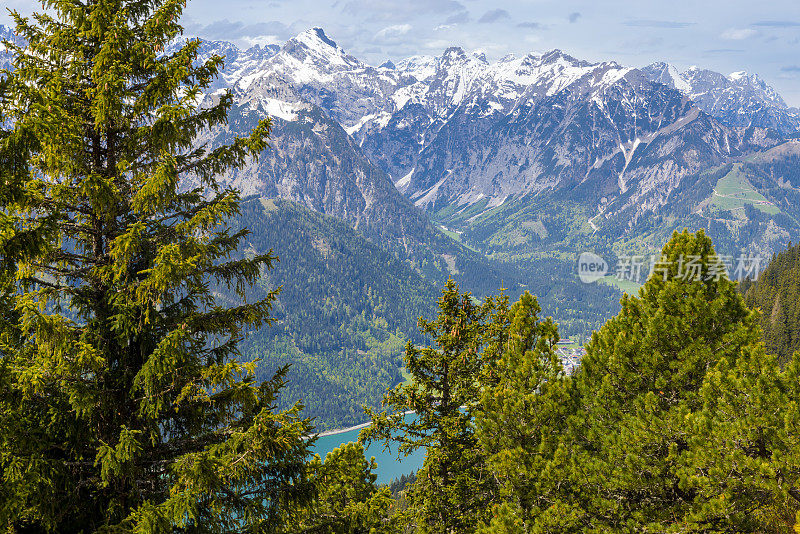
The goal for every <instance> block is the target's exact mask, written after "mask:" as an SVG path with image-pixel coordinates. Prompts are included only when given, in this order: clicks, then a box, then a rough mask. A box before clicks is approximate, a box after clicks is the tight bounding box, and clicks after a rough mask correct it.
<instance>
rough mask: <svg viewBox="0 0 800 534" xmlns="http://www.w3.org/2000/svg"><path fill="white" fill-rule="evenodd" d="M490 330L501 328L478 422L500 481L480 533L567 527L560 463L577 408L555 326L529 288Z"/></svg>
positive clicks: (481, 440) (568, 513) (489, 459)
mask: <svg viewBox="0 0 800 534" xmlns="http://www.w3.org/2000/svg"><path fill="white" fill-rule="evenodd" d="M501 312H502V313H498V314H495V316H494V318H493V321H492V323H491V324H490V325H489V328H488V329H487V331H496V332H498V333H500V332H502V333H503V335H502V336H501V337H500V338H499V339H498V341H499V343H495V344H494V345H493V346H492V345H490V347H487V349H488V348H494V349H495V350H497V351H498V352H497V355H496V356H495V357H494V358H493V361H494V362H495V365H494V366H492V367H493V368H492V369H491V373H490V374H489V376H487V377H486V378H485V379H484V380H483V383H484V390H483V393H482V397H481V403H480V407H479V408H478V410H476V426H477V433H478V436H479V439H480V445H481V449H482V450H483V452H484V454H486V455H487V458H488V464H489V469H490V472H491V474H492V476H493V477H494V479H495V480H497V482H498V486H499V487H498V492H497V499H496V502H495V503H494V504H495V506H496V508H495V509H494V510H493V514H492V515H493V517H491V518H490V519H489V518H487V525H485V526H484V527H483V528H482V529H481V531H482V532H518V531H524V528H525V525H528V526H532V525H534V524H536V525H537V526H538V527H539V528H541V527H543V525H545V524H547V523H548V522H551V521H552V522H555V523H556V524H558V525H560V526H563V525H564V524H565V523H566V522H567V519H568V517H569V515H570V509H569V505H568V504H567V503H565V502H563V501H564V500H563V497H562V496H561V495H560V493H559V491H558V488H559V487H560V485H561V482H562V481H563V473H562V468H563V466H560V468H559V467H556V466H557V464H558V461H557V460H558V459H557V458H556V452H557V451H559V445H560V444H561V438H562V435H563V431H564V429H565V427H566V418H567V416H568V415H569V414H570V409H571V408H573V403H571V400H570V395H569V391H568V387H567V385H568V381H567V377H566V376H565V374H564V369H563V366H562V365H561V360H560V358H559V356H558V354H557V352H556V344H557V343H558V339H559V338H558V330H557V327H556V325H555V324H554V323H553V320H552V319H551V318H547V319H545V320H541V319H540V318H539V314H540V313H541V308H540V307H539V304H538V302H537V301H536V298H535V297H533V296H532V295H530V294H529V293H527V292H526V293H524V294H523V295H522V297H521V298H520V300H519V301H518V302H516V303H515V304H514V305H512V306H511V307H510V308H505V307H503V308H501Z"/></svg>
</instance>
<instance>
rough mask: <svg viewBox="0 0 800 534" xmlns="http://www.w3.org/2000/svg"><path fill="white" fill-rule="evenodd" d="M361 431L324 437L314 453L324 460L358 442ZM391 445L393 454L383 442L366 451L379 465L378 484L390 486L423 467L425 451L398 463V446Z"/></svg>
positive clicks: (416, 452) (356, 430)
mask: <svg viewBox="0 0 800 534" xmlns="http://www.w3.org/2000/svg"><path fill="white" fill-rule="evenodd" d="M360 431H361V429H360V428H355V429H353V430H348V431H347V432H342V433H341V434H332V435H329V436H322V437H320V438H318V439H317V442H316V443H315V444H314V447H313V452H314V453H315V454H319V455H320V458H322V459H323V460H324V459H325V455H326V454H328V453H329V452H331V451H332V450H333V449H335V448H336V447H339V446H340V445H342V444H344V443H349V442H351V441H358V433H359V432H360ZM390 444H391V452H389V451H384V450H383V442H382V441H381V442H374V443H371V444H370V446H369V447H367V450H366V451H364V452H365V455H366V457H367V459H369V458H370V457H371V456H374V457H375V462H376V463H377V464H378V469H377V470H376V471H375V472H376V473H377V475H378V484H388V483H389V482H391V481H392V479H395V478H399V477H400V476H402V475H408V474H409V473H412V472H414V471H417V470H418V469H419V468H420V467H422V461H423V460H424V459H425V449H419V450H417V451H415V452H414V453H413V454H411V455H410V456H407V457H405V458H402V459H401V460H400V461H398V460H397V444H396V443H394V442H391V443H390Z"/></svg>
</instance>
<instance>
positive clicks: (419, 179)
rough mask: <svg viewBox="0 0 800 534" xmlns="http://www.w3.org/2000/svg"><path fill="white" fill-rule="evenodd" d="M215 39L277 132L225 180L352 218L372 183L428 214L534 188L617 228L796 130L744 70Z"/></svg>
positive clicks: (317, 34)
mask: <svg viewBox="0 0 800 534" xmlns="http://www.w3.org/2000/svg"><path fill="white" fill-rule="evenodd" d="M228 46H229V45H225V47H224V48H221V49H220V52H219V53H224V54H226V55H227V56H232V55H235V59H234V60H233V61H232V62H231V65H233V67H226V70H225V72H224V74H223V78H224V80H225V83H227V84H228V86H229V87H230V88H231V89H232V91H233V92H234V94H235V97H236V100H237V102H238V103H239V105H240V106H242V108H243V109H244V108H246V109H247V110H248V113H253V114H254V116H270V117H272V118H273V120H274V128H275V134H276V136H279V137H276V143H274V146H275V149H274V152H272V153H271V155H269V156H268V157H266V158H263V159H262V161H261V163H259V165H258V167H257V168H255V167H254V168H251V169H249V170H247V171H245V172H243V173H240V174H239V175H237V176H236V177H231V178H232V179H233V180H236V183H237V184H238V185H240V186H241V187H242V188H243V189H244V190H245V191H247V192H253V193H257V192H263V193H269V194H277V195H280V196H285V197H287V198H291V199H293V200H297V201H301V202H304V203H305V204H306V205H308V206H309V207H312V208H314V209H319V210H323V211H325V212H326V213H330V214H333V215H337V216H340V217H345V218H347V219H349V220H352V221H354V222H356V223H358V224H361V222H359V221H362V222H363V221H368V220H381V221H382V222H381V223H380V225H381V228H382V229H385V220H384V219H382V218H380V217H379V218H378V219H375V218H374V217H371V216H369V215H368V213H369V209H373V208H372V207H373V206H374V205H375V198H376V197H375V196H374V195H373V194H372V193H370V191H373V192H374V191H378V190H381V191H384V190H385V186H386V183H393V184H394V186H395V187H396V188H397V189H398V190H399V191H401V192H402V193H403V194H404V195H405V196H406V197H407V198H409V199H410V200H411V201H412V202H413V203H414V204H415V205H416V206H417V207H419V208H422V209H424V210H428V211H433V212H437V213H438V212H441V211H442V210H445V211H446V212H447V213H450V214H452V213H459V212H465V210H468V208H469V210H470V212H475V214H477V213H480V212H481V211H486V210H489V209H491V208H493V207H496V206H500V205H503V204H504V203H506V202H507V201H508V200H509V199H517V201H518V200H519V199H521V198H527V197H530V196H531V195H536V196H537V197H540V196H542V195H544V196H552V197H553V199H554V202H561V201H569V202H577V203H579V204H581V205H583V206H585V209H584V210H583V212H584V213H587V218H588V217H590V216H595V215H600V214H602V215H603V216H604V217H605V218H606V219H607V220H608V219H616V224H617V226H618V227H619V228H628V227H632V226H633V225H635V224H637V221H638V220H639V219H640V218H641V217H643V216H644V215H645V214H647V213H657V212H658V211H659V207H660V206H662V205H664V203H665V202H666V201H667V199H668V198H669V196H670V195H671V194H672V193H673V192H674V191H675V190H676V189H680V188H683V187H686V186H687V183H685V180H687V179H692V178H691V177H694V176H697V175H698V173H700V172H703V171H705V170H707V169H709V168H712V167H714V166H716V165H720V164H722V163H725V162H727V161H729V160H731V159H735V158H741V157H743V156H745V155H747V154H750V153H753V152H756V151H759V150H762V149H764V148H768V147H771V146H774V145H776V144H778V143H779V142H780V141H781V140H782V138H783V137H784V136H786V135H788V133H789V132H795V131H797V129H798V128H797V127H795V126H793V125H794V123H793V122H792V121H793V120H794V119H793V111H792V110H790V109H789V108H788V107H787V106H786V104H785V103H784V102H783V100H782V99H781V98H780V96H779V95H777V93H775V92H774V90H772V89H771V88H770V87H769V86H768V85H766V84H765V83H763V81H761V80H760V79H759V78H757V77H755V76H747V75H738V76H730V77H725V76H723V75H720V74H716V73H712V72H710V71H699V70H691V71H687V73H682V74H681V73H678V72H677V70H676V69H674V68H673V67H670V66H669V65H663V66H661V68H660V70H659V67H658V66H656V65H651V66H649V67H647V68H645V69H635V68H631V67H626V66H623V65H620V64H618V63H615V62H601V63H591V62H587V61H582V60H579V59H576V58H574V57H571V56H569V55H568V54H565V53H563V52H561V51H559V50H553V51H550V52H546V53H541V54H528V55H525V56H522V57H514V56H508V57H505V58H502V59H501V60H499V61H496V62H488V61H487V60H486V58H485V57H484V56H483V55H482V54H471V53H468V52H466V51H464V50H463V49H461V48H458V47H451V48H448V49H446V50H445V51H444V52H443V53H442V54H441V55H439V56H414V57H410V58H408V59H405V60H402V61H398V62H396V63H391V62H387V63H385V64H383V65H381V66H380V67H373V66H370V65H367V64H365V63H364V62H362V61H360V60H359V59H357V58H355V57H353V56H352V55H349V54H348V53H347V52H346V51H345V50H343V49H342V48H341V47H340V46H338V45H337V44H336V43H335V42H334V41H333V40H331V39H330V38H329V37H328V36H327V35H326V34H325V32H324V31H323V30H321V29H319V28H314V29H310V30H308V31H305V32H303V33H301V34H300V35H298V36H297V37H295V38H293V39H291V40H289V41H288V42H286V43H285V44H284V45H283V46H282V47H280V49H279V50H277V51H275V52H274V53H271V54H270V55H269V56H267V55H263V56H261V57H259V59H258V61H256V60H252V61H249V62H248V61H244V60H242V59H240V58H244V57H246V54H245V53H243V52H238V53H236V54H232V52H231V51H230V50H229V49H228ZM718 95H725V96H726V97H727V99H725V104H724V105H723V104H722V100H723V99H722V98H720V97H719V96H718ZM798 127H800V125H798ZM332 132H335V135H332ZM278 139H280V142H277V141H278ZM332 139H336V141H335V144H334V146H331V142H332V141H331V140H332ZM289 147H291V148H289ZM340 150H341V151H343V152H341V153H340V152H339V151H340ZM323 154H325V155H324V156H323ZM306 160H309V163H308V165H304V166H298V165H293V164H292V162H293V161H297V162H301V161H306ZM356 162H358V163H356ZM354 169H360V170H354ZM366 169H369V170H368V171H367V170H366ZM365 177H369V179H367V180H366V181H365ZM368 182H369V183H371V184H373V185H372V186H370V187H365V184H366V183H368ZM378 183H381V184H382V185H380V186H378V185H375V184H378ZM345 184H350V186H347V187H345ZM359 195H360V199H359V198H358V197H359ZM382 198H384V199H385V198H389V196H386V195H383V197H382ZM345 206H347V207H345ZM472 206H477V208H471V207H472ZM623 214H624V215H623ZM473 218H474V217H473Z"/></svg>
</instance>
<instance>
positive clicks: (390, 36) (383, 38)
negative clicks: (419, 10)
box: [372, 24, 411, 44]
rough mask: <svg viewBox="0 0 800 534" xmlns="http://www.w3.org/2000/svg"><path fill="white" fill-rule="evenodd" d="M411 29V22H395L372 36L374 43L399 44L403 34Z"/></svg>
mask: <svg viewBox="0 0 800 534" xmlns="http://www.w3.org/2000/svg"><path fill="white" fill-rule="evenodd" d="M410 31H411V24H393V25H391V26H386V27H385V28H383V29H382V30H380V31H378V32H377V33H376V34H375V36H374V37H373V38H372V42H373V43H379V44H399V43H400V42H402V40H403V36H404V35H406V34H407V33H408V32H410Z"/></svg>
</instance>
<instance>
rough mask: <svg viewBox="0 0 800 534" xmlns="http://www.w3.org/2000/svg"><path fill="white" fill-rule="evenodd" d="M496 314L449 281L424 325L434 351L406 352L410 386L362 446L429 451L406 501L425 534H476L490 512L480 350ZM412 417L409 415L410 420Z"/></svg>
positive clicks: (375, 416) (390, 403)
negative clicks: (480, 427)
mask: <svg viewBox="0 0 800 534" xmlns="http://www.w3.org/2000/svg"><path fill="white" fill-rule="evenodd" d="M493 306H494V300H493V299H489V300H487V302H486V303H485V304H483V305H479V304H476V303H475V302H473V300H472V296H471V295H470V294H469V293H466V294H461V293H460V292H459V289H458V286H457V285H456V283H455V282H454V281H453V280H452V279H450V280H448V281H447V283H446V285H445V287H444V289H443V290H442V296H441V298H440V299H439V314H438V317H437V318H436V319H435V320H433V321H427V320H425V319H420V321H419V325H420V330H421V331H422V332H423V333H424V334H426V335H428V336H430V337H431V338H432V339H433V342H434V345H432V346H427V347H422V348H417V347H415V346H414V345H413V344H411V343H409V344H408V346H407V348H406V355H405V364H406V369H408V372H409V373H410V374H411V376H412V382H411V383H410V384H405V385H404V384H401V385H398V386H397V387H395V388H394V389H392V390H390V391H389V392H388V393H387V394H386V396H385V398H384V400H383V403H384V406H387V407H388V408H389V409H390V410H389V411H384V412H382V413H373V412H372V411H371V410H367V413H369V415H370V416H371V418H372V425H371V426H370V427H368V428H366V429H364V430H362V433H361V436H360V439H361V440H362V441H371V440H387V445H388V442H389V440H392V441H396V442H397V443H398V444H399V445H398V454H401V455H402V454H407V453H410V452H413V451H415V450H417V449H419V448H425V450H426V456H425V461H424V463H423V466H422V469H421V470H420V471H419V472H418V473H417V479H416V481H415V482H414V484H413V485H412V487H411V488H410V489H409V491H408V492H407V493H406V498H407V500H408V503H409V508H408V510H407V512H408V513H407V515H406V520H407V521H413V522H414V523H415V524H416V528H417V529H418V531H419V532H443V533H444V532H472V531H474V530H475V529H476V528H477V526H478V522H479V520H480V518H481V516H482V514H483V513H484V512H485V509H486V507H487V506H488V502H489V499H490V497H491V492H492V487H493V486H492V481H491V479H490V478H489V476H488V472H487V470H486V464H485V458H484V456H483V455H482V454H481V452H480V451H479V448H478V444H477V438H476V435H475V427H474V422H473V415H474V411H475V408H476V407H477V403H478V399H479V391H480V377H481V374H482V369H483V368H484V367H485V366H484V361H483V359H482V357H481V346H482V343H483V339H484V332H485V328H486V325H485V320H486V318H487V317H488V314H489V312H490V311H491V309H492V307H493ZM409 411H411V412H413V413H412V414H407V412H409Z"/></svg>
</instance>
